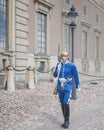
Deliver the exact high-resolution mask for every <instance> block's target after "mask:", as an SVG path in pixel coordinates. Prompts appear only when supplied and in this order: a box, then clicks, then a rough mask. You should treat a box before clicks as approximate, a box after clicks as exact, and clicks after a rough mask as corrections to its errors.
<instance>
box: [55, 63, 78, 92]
mask: <svg viewBox="0 0 104 130" xmlns="http://www.w3.org/2000/svg"><path fill="white" fill-rule="evenodd" d="M59 65H60V66H61V67H60V70H59V78H65V79H68V78H69V79H71V78H73V77H74V79H75V84H76V88H79V77H78V72H77V68H76V66H75V64H73V63H70V62H69V61H67V62H65V63H63V62H61V63H57V65H56V68H55V71H54V74H53V75H54V77H57V76H58V69H59ZM59 78H58V82H57V88H58V89H64V90H67V91H70V89H72V86H73V83H72V80H71V81H66V83H65V84H64V86H63V88H61V82H60V80H59Z"/></svg>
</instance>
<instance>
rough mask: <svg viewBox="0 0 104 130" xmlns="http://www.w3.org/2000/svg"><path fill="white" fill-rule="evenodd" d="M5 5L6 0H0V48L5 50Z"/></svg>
mask: <svg viewBox="0 0 104 130" xmlns="http://www.w3.org/2000/svg"><path fill="white" fill-rule="evenodd" d="M7 4H8V0H0V47H3V48H7Z"/></svg>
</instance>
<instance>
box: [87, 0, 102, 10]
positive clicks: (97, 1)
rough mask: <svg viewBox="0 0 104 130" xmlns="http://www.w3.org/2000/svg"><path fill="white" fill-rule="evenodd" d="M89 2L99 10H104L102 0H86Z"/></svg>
mask: <svg viewBox="0 0 104 130" xmlns="http://www.w3.org/2000/svg"><path fill="white" fill-rule="evenodd" d="M88 1H89V2H90V3H91V4H93V5H94V6H95V7H96V8H98V9H99V10H100V11H102V12H104V1H103V0H88Z"/></svg>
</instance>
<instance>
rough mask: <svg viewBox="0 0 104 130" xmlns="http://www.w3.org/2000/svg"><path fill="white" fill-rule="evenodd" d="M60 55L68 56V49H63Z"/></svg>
mask: <svg viewBox="0 0 104 130" xmlns="http://www.w3.org/2000/svg"><path fill="white" fill-rule="evenodd" d="M60 56H68V53H67V52H66V51H62V52H61V53H60Z"/></svg>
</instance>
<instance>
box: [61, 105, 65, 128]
mask: <svg viewBox="0 0 104 130" xmlns="http://www.w3.org/2000/svg"><path fill="white" fill-rule="evenodd" d="M61 109H62V114H63V116H64V123H63V124H62V125H61V127H64V125H65V105H62V104H61Z"/></svg>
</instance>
